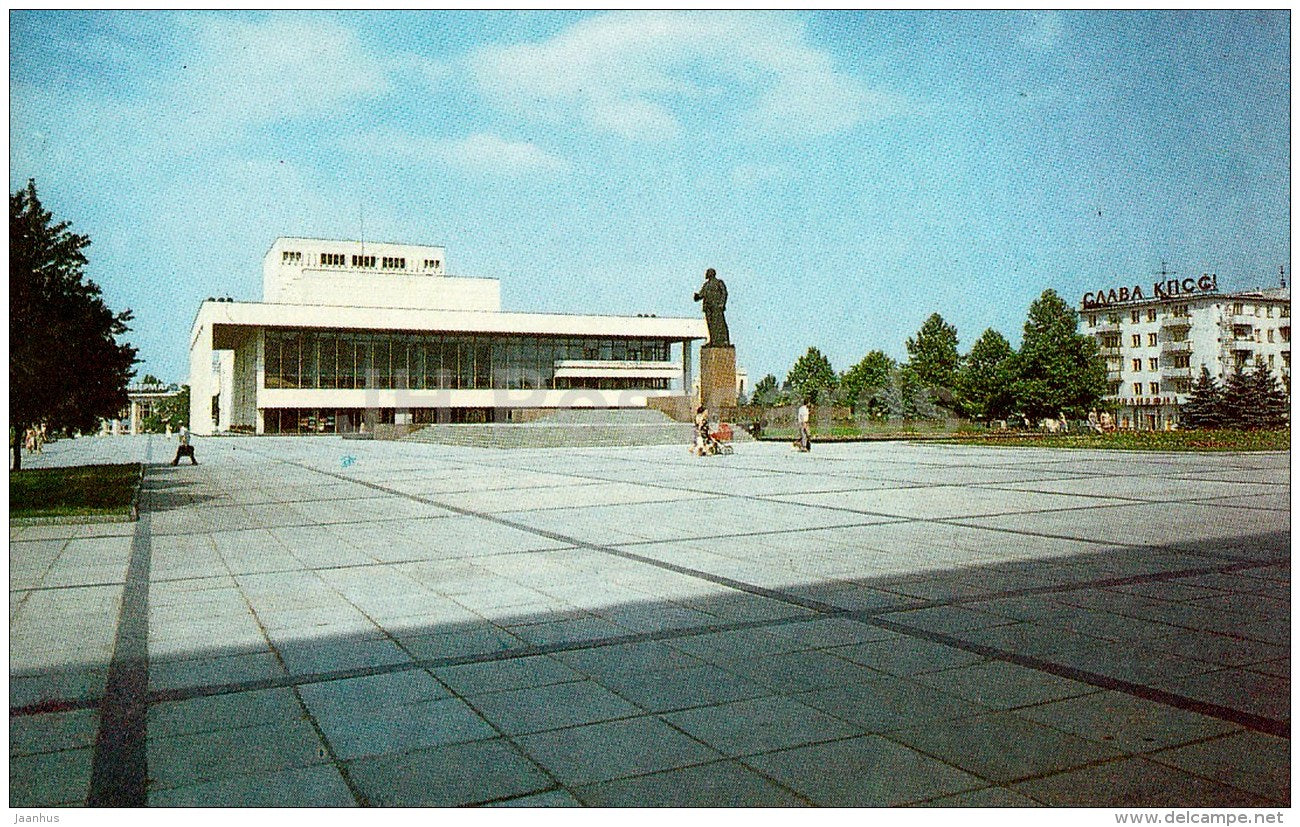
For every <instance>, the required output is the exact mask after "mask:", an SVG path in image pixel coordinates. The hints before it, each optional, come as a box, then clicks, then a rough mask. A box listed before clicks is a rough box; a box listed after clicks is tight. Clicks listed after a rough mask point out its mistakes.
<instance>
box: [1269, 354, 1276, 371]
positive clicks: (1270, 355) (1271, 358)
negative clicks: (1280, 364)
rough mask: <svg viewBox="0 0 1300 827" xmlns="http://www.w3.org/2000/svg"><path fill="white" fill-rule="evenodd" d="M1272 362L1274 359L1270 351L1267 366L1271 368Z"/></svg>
mask: <svg viewBox="0 0 1300 827" xmlns="http://www.w3.org/2000/svg"><path fill="white" fill-rule="evenodd" d="M1274 364H1275V363H1274V361H1273V354H1271V353H1270V354H1269V355H1268V366H1269V367H1270V368H1272V367H1273V366H1274Z"/></svg>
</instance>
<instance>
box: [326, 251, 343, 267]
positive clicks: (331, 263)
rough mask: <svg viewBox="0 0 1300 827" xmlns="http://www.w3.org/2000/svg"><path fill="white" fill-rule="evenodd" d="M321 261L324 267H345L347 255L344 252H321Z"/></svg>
mask: <svg viewBox="0 0 1300 827" xmlns="http://www.w3.org/2000/svg"><path fill="white" fill-rule="evenodd" d="M320 263H321V266H322V267H345V266H347V256H345V255H344V254H343V253H321V254H320Z"/></svg>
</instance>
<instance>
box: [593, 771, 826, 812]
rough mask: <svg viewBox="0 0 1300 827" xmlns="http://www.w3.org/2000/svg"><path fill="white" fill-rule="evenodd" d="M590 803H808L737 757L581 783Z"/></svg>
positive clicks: (797, 804)
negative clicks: (586, 784) (603, 780)
mask: <svg viewBox="0 0 1300 827" xmlns="http://www.w3.org/2000/svg"><path fill="white" fill-rule="evenodd" d="M575 794H576V795H578V796H579V797H580V798H581V799H582V801H583V803H585V804H586V805H587V806H589V807H644V806H647V803H649V806H654V807H806V806H808V804H809V802H807V801H806V800H805V799H802V798H800V797H798V796H796V795H794V794H793V793H792V792H790V791H789V790H787V789H784V788H782V787H780V786H778V785H776V784H774V783H772V781H770V780H769V779H767V778H764V777H763V776H761V775H759V774H758V773H756V772H754V771H753V770H751V769H749V768H748V767H745V766H744V765H742V764H740V763H739V762H737V761H715V762H713V763H710V764H698V765H696V766H692V767H683V768H682V769H677V770H669V771H668V772H658V773H652V774H650V775H639V776H636V777H634V778H625V779H621V780H618V781H607V782H605V783H601V784H591V785H588V786H585V787H579V788H578V789H577V790H576V791H575Z"/></svg>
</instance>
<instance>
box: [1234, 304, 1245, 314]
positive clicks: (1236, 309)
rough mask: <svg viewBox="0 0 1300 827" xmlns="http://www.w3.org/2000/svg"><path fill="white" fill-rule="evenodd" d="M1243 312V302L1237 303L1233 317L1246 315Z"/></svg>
mask: <svg viewBox="0 0 1300 827" xmlns="http://www.w3.org/2000/svg"><path fill="white" fill-rule="evenodd" d="M1243 311H1244V308H1243V307H1242V305H1241V302H1236V303H1234V304H1233V305H1232V315H1234V316H1241V315H1244V313H1243Z"/></svg>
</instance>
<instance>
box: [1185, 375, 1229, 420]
mask: <svg viewBox="0 0 1300 827" xmlns="http://www.w3.org/2000/svg"><path fill="white" fill-rule="evenodd" d="M1178 419H1179V423H1180V424H1181V425H1182V427H1184V428H1219V427H1222V424H1223V388H1221V387H1220V386H1219V383H1218V381H1217V380H1216V379H1215V378H1214V377H1213V376H1211V375H1210V371H1209V370H1208V369H1207V368H1206V367H1205V366H1204V365H1201V375H1200V376H1199V377H1197V379H1196V381H1195V382H1194V383H1193V384H1192V392H1191V395H1190V396H1188V398H1187V401H1186V402H1185V403H1183V406H1182V408H1181V409H1180V410H1179V411H1178Z"/></svg>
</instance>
